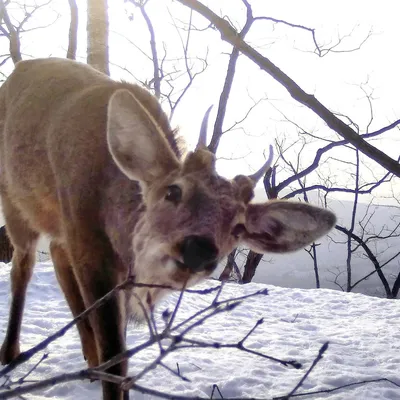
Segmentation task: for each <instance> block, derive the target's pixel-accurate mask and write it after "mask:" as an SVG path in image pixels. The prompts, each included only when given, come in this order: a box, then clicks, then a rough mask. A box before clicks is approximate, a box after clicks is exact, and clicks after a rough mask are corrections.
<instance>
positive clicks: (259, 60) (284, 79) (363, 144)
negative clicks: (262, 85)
mask: <svg viewBox="0 0 400 400" xmlns="http://www.w3.org/2000/svg"><path fill="white" fill-rule="evenodd" d="M178 1H179V2H180V3H182V4H184V5H186V6H188V7H190V8H191V9H193V10H195V11H196V12H198V13H199V14H201V15H202V16H203V17H204V18H206V19H207V20H208V21H209V22H210V23H211V24H212V25H213V26H215V28H216V29H217V30H218V31H219V32H220V33H221V38H222V40H224V41H227V42H228V43H230V44H231V45H232V46H233V47H234V48H235V49H237V50H238V51H240V52H241V53H243V54H244V55H245V56H246V57H248V58H249V59H250V60H252V61H253V62H254V63H256V64H257V65H258V66H259V67H260V68H261V69H263V70H264V71H265V72H267V73H268V74H269V75H271V76H272V77H273V78H274V79H275V80H276V81H277V82H279V83H280V84H281V85H282V86H283V87H284V88H285V89H286V90H287V91H288V92H289V94H290V95H291V96H292V97H293V98H294V99H295V100H296V101H298V102H299V103H300V104H303V105H304V106H306V107H308V108H310V109H311V110H312V111H313V112H314V113H316V114H317V115H318V116H319V117H320V118H321V119H322V120H323V121H324V122H325V123H326V124H327V125H328V126H329V127H330V128H331V129H333V130H334V131H335V132H337V133H338V134H339V135H340V136H342V137H343V138H344V139H346V140H347V141H348V142H349V143H351V144H352V145H354V146H355V147H356V148H358V149H359V150H360V151H361V152H363V153H364V154H365V155H367V156H368V157H370V158H371V159H373V160H374V161H376V162H377V163H378V164H380V165H381V166H382V167H384V168H385V169H387V170H388V171H389V172H391V173H393V174H394V175H396V176H399V177H400V164H399V162H398V161H396V160H393V159H392V158H390V157H389V156H388V155H387V154H385V153H384V152H383V151H381V150H379V149H377V148H376V147H374V146H372V145H371V144H370V143H368V142H367V141H366V140H365V139H364V138H362V137H361V136H360V135H359V134H357V132H355V131H354V130H353V129H352V128H351V127H350V126H349V125H347V124H346V123H345V122H343V121H342V120H341V119H339V118H338V117H337V116H336V115H335V114H334V113H332V112H331V111H330V110H329V109H328V108H326V107H325V106H324V105H323V104H322V103H321V102H319V101H318V100H317V99H316V98H315V96H312V95H309V94H307V93H306V92H305V91H304V90H303V89H302V88H301V87H300V86H299V85H298V84H297V83H296V82H295V81H293V79H291V78H290V77H289V76H288V75H286V74H285V73H284V72H283V71H282V70H281V69H279V68H278V67H277V66H276V65H274V64H273V63H272V62H271V61H270V60H269V59H268V58H267V57H265V56H263V55H262V54H261V53H259V52H258V51H257V50H255V49H254V48H253V47H252V46H250V45H249V44H248V43H246V42H245V40H244V39H243V37H242V36H241V35H240V33H239V32H238V31H237V30H236V29H235V28H234V27H233V26H232V24H231V23H229V21H228V20H227V19H224V18H221V17H219V16H218V15H217V14H215V13H214V12H213V11H211V10H210V9H209V8H207V7H206V6H204V5H203V4H202V3H200V2H199V1H197V0H178ZM242 2H243V4H244V5H245V7H246V10H247V15H249V14H251V18H252V19H253V20H254V18H253V17H252V9H251V5H250V3H249V2H248V1H247V0H242ZM247 20H248V19H247Z"/></svg>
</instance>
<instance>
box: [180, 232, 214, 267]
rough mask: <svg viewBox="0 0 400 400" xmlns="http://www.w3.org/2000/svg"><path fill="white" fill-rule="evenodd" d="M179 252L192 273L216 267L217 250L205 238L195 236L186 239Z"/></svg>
mask: <svg viewBox="0 0 400 400" xmlns="http://www.w3.org/2000/svg"><path fill="white" fill-rule="evenodd" d="M181 251H182V256H183V262H184V264H185V265H186V266H187V267H188V268H189V269H190V270H192V271H193V272H199V271H203V270H205V269H214V268H215V267H216V260H217V255H218V249H217V247H216V246H215V244H214V242H213V241H212V240H211V239H209V238H207V237H203V236H195V235H193V236H188V237H186V238H185V239H184V241H183V243H182V248H181Z"/></svg>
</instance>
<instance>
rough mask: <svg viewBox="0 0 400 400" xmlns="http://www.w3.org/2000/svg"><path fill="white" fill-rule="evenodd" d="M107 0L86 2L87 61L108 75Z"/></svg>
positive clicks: (89, 0)
mask: <svg viewBox="0 0 400 400" xmlns="http://www.w3.org/2000/svg"><path fill="white" fill-rule="evenodd" d="M108 58H109V54H108V6H107V0H88V2H87V63H88V64H89V65H91V66H92V67H93V68H96V69H97V70H99V71H101V72H103V73H105V74H107V75H110V71H109V63H108V61H109V60H108Z"/></svg>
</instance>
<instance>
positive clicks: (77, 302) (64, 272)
mask: <svg viewBox="0 0 400 400" xmlns="http://www.w3.org/2000/svg"><path fill="white" fill-rule="evenodd" d="M50 253H51V258H52V260H53V264H54V269H55V271H56V277H57V280H58V283H59V284H60V286H61V289H62V291H63V292H64V295H65V299H66V300H67V303H68V305H69V308H70V309H71V312H72V315H73V317H74V318H75V317H77V316H78V315H79V314H81V313H82V312H83V311H85V308H86V307H85V304H84V302H83V298H82V295H81V291H80V289H79V285H78V282H77V280H76V278H75V274H74V271H73V270H72V266H71V263H70V261H69V259H68V255H67V253H66V252H65V250H64V248H63V246H62V245H61V244H59V243H57V242H56V241H52V242H51V243H50ZM77 328H78V332H79V336H80V339H81V344H82V351H83V355H84V357H85V359H86V361H87V363H88V366H89V368H93V367H97V366H98V365H99V359H98V356H97V347H96V342H95V339H94V334H93V329H92V326H91V325H90V321H89V319H88V318H86V319H84V320H83V321H80V322H78V324H77Z"/></svg>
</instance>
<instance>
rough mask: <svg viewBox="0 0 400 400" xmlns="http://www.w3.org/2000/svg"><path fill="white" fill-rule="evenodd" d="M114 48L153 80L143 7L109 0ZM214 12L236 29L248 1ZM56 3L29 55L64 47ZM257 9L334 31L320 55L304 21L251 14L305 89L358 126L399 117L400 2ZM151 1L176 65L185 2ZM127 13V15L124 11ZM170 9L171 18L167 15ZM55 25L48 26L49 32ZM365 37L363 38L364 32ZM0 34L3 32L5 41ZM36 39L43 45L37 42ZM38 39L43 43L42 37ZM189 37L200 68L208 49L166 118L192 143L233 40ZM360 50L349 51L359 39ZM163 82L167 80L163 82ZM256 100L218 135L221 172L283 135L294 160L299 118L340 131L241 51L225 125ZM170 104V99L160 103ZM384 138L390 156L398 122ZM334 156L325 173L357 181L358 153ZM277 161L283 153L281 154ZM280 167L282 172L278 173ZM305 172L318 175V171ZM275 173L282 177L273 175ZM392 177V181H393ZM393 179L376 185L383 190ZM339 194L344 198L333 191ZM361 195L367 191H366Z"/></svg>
mask: <svg viewBox="0 0 400 400" xmlns="http://www.w3.org/2000/svg"><path fill="white" fill-rule="evenodd" d="M109 3H110V49H111V50H110V54H111V73H112V76H113V77H114V78H116V79H121V78H123V79H126V80H129V81H135V80H139V81H141V82H143V81H146V80H147V81H149V80H150V79H151V71H152V64H151V61H150V59H149V57H148V56H149V55H150V46H149V35H148V31H147V28H146V26H145V23H144V20H143V17H142V16H141V14H140V12H139V10H138V9H135V7H133V6H132V5H129V3H124V2H123V1H122V0H113V1H112V2H111V1H110V2H109ZM204 3H205V4H206V5H210V6H211V7H212V9H213V10H214V11H215V12H216V13H217V14H219V15H225V16H228V17H229V19H230V21H231V23H232V24H233V25H234V26H235V27H236V28H238V29H240V28H241V27H242V26H243V23H244V16H245V10H244V6H243V4H242V2H241V1H240V0H224V1H223V0H220V1H218V2H217V3H216V2H214V1H213V2H211V1H209V2H207V1H205V2H204ZM52 4H53V6H52V7H53V8H54V9H55V10H56V11H57V12H58V13H59V18H58V20H57V22H56V23H55V24H54V25H53V26H52V27H51V28H45V29H41V30H38V31H32V32H29V34H26V36H25V37H26V39H25V40H24V41H23V50H24V51H25V53H26V54H27V55H30V56H35V57H37V56H46V57H47V56H50V55H61V56H64V55H65V49H66V47H67V42H66V40H67V31H68V24H69V17H68V15H69V14H68V8H67V2H64V1H61V0H59V1H56V0H55V1H54V2H53V3H52ZM78 4H79V6H80V37H79V49H78V50H79V51H78V53H79V57H78V59H80V60H82V61H84V60H85V50H86V48H85V47H86V41H85V25H86V22H85V15H84V11H85V2H84V1H83V0H78ZM251 4H252V6H253V14H254V16H269V17H273V18H276V19H282V20H285V21H288V22H291V23H295V24H299V25H304V26H307V27H311V28H314V29H315V33H316V38H317V41H318V43H319V44H320V46H321V47H329V46H330V45H331V44H335V43H337V42H338V41H340V44H339V45H338V46H337V47H336V50H338V51H339V52H338V53H333V52H332V53H329V54H327V55H326V56H324V57H318V56H317V55H316V54H314V53H313V41H312V37H311V34H310V33H309V32H308V31H305V30H301V29H295V28H291V27H288V26H285V25H282V24H273V23H271V22H269V21H258V22H256V23H255V24H254V26H253V28H252V30H251V31H250V32H249V34H248V36H247V37H246V40H248V42H249V43H250V44H251V45H253V46H254V47H256V48H257V49H258V50H259V51H261V52H262V53H263V54H265V55H266V56H267V57H268V58H269V59H270V60H271V61H272V62H274V63H275V64H276V65H277V66H278V67H279V68H281V69H282V70H283V71H284V72H285V73H287V74H288V75H289V76H290V77H292V78H293V79H294V80H295V81H296V82H297V83H298V84H299V85H300V86H301V87H302V88H303V89H304V90H306V91H307V92H308V93H310V94H314V95H315V96H316V97H317V98H318V99H319V100H320V101H321V102H322V103H323V104H324V105H326V106H327V107H328V108H330V109H331V110H333V111H335V112H338V113H341V114H344V115H347V116H349V117H350V118H351V119H352V121H354V122H355V124H356V125H357V126H358V127H359V129H360V132H361V133H365V132H367V131H369V132H370V131H374V130H376V129H379V128H381V127H382V126H385V125H387V124H389V123H390V122H392V121H394V120H395V119H398V118H400V105H399V102H398V101H397V99H398V93H399V92H400V81H399V80H398V79H396V76H397V74H398V71H399V69H400V59H399V57H398V54H397V52H396V51H394V49H396V48H397V44H398V43H397V38H398V37H400V27H399V24H398V22H397V19H396V16H397V15H398V11H399V9H398V8H399V5H398V2H397V1H395V0H388V1H385V7H382V4H381V3H377V2H374V1H361V0H353V1H351V2H348V1H343V0H340V1H335V2H328V1H323V2H321V1H318V0H307V1H302V2H298V1H294V0H291V1H280V2H270V1H268V2H267V1H263V0H253V1H252V2H251ZM147 11H148V13H149V15H150V17H151V19H152V21H153V25H154V29H155V34H156V41H157V45H158V51H159V54H160V57H164V49H166V50H165V54H166V55H165V61H164V63H165V66H166V69H167V70H168V71H172V70H173V69H174V68H178V69H182V68H183V64H182V62H181V61H177V58H181V57H182V46H181V41H183V42H185V40H186V37H185V32H184V31H183V30H182V29H177V27H178V28H179V27H182V26H183V25H184V22H185V21H188V18H189V10H188V9H187V8H185V7H183V6H182V5H180V4H179V3H177V2H170V1H167V2H160V1H156V0H151V1H149V2H148V5H147ZM130 15H132V18H128V17H129V16H130ZM171 15H172V16H174V18H172V17H171ZM51 18H54V13H51V12H50V11H49V9H48V8H46V10H45V11H43V12H42V13H39V14H37V19H36V20H35V19H33V20H32V22H31V25H32V26H34V25H35V24H36V25H37V24H39V25H40V24H42V25H43V21H44V20H46V21H47V20H50V19H51ZM193 22H194V25H195V26H196V27H198V28H204V27H205V26H206V25H207V24H206V22H205V21H204V19H203V18H201V17H199V16H198V15H196V14H194V16H193ZM51 32H52V33H51ZM367 37H368V39H367V40H366V41H365V43H363V42H364V40H365V39H366V38H367ZM3 43H4V42H3ZM39 43H40V45H39ZM43 43H45V44H46V45H45V46H43ZM190 43H191V46H190V47H189V56H190V57H191V58H190V62H191V63H192V66H193V70H194V71H196V70H199V69H201V68H202V66H203V62H202V61H201V60H199V58H204V57H205V55H206V54H207V63H208V68H207V69H206V71H205V72H204V73H203V74H201V75H199V76H198V77H197V78H196V79H195V80H194V82H193V85H192V87H191V89H190V90H189V91H188V92H187V94H186V95H185V96H184V98H183V100H182V102H181V104H180V105H179V106H178V108H177V110H176V112H175V114H174V117H173V119H172V124H173V126H178V127H179V129H180V133H181V134H182V136H183V137H184V138H185V140H186V142H187V147H188V149H191V148H193V147H194V145H195V143H196V140H197V135H198V131H199V126H200V122H201V119H202V116H203V114H204V112H205V110H206V109H207V108H208V106H209V105H210V104H214V105H216V104H217V103H218V99H219V95H220V92H221V88H222V84H223V79H224V76H225V72H226V65H227V60H228V56H227V54H228V53H229V52H230V46H229V45H227V44H225V43H223V42H222V41H221V40H220V35H219V33H218V32H216V31H213V30H207V31H204V32H194V31H193V32H192V33H191V36H190ZM361 43H363V44H362V46H361V48H360V50H357V51H349V50H353V49H355V48H358V47H359V45H360V44H361ZM185 81H186V77H185V76H184V75H182V76H181V77H180V79H179V81H178V82H177V83H174V84H176V85H177V92H176V95H175V96H177V95H179V90H180V89H181V88H182V85H183V84H184V82H185ZM168 88H169V87H168V86H167V85H164V87H163V89H164V90H167V89H168ZM366 94H368V95H370V96H372V98H373V102H372V105H373V120H372V122H371V123H370V118H371V109H370V104H369V102H368V101H367V99H366ZM256 102H260V104H259V105H258V106H257V107H255V108H254V110H252V112H251V113H250V114H249V117H248V118H247V119H246V121H244V122H243V123H241V124H239V125H238V126H237V127H236V129H234V130H233V131H232V132H228V133H227V134H226V135H225V136H223V138H222V141H221V145H220V149H219V151H218V154H217V155H218V158H219V161H218V164H217V167H218V170H219V172H220V173H221V174H223V175H225V176H227V177H229V178H230V177H233V176H234V175H236V174H238V173H242V172H244V173H247V172H252V171H254V170H255V169H257V168H258V167H259V166H260V165H261V163H262V161H263V159H264V156H263V153H264V149H266V148H268V145H269V143H273V142H274V140H278V141H283V143H284V146H285V147H287V148H289V150H287V153H286V154H287V157H288V158H289V159H291V160H292V162H295V161H296V158H297V152H298V150H299V145H293V143H294V142H295V141H296V140H297V139H298V130H299V127H301V129H304V130H306V131H308V132H311V133H313V134H316V135H320V136H322V137H324V138H330V139H332V138H335V139H336V138H337V136H336V135H335V134H333V133H332V131H330V130H329V129H327V128H326V127H325V126H324V124H323V123H322V121H321V120H320V119H319V118H317V117H316V116H315V115H314V114H313V113H312V112H311V111H309V110H307V109H306V108H305V107H302V106H299V105H298V104H297V103H296V102H294V101H293V100H291V98H290V96H289V95H288V93H287V92H286V91H285V89H283V88H282V87H280V85H278V84H277V83H276V82H275V81H273V79H272V78H270V77H269V76H268V75H267V74H266V73H265V72H264V71H261V70H260V69H259V68H258V67H257V66H255V65H253V64H252V63H251V62H249V61H248V60H247V59H246V58H245V57H243V56H242V57H240V59H239V62H238V65H237V77H236V79H235V82H234V85H233V90H232V96H231V99H230V101H229V103H228V109H227V115H226V121H225V125H224V128H225V129H226V128H229V127H231V126H232V125H234V124H235V123H236V122H237V121H240V120H241V119H242V118H243V117H244V116H245V115H246V114H247V112H248V109H249V107H251V106H252V105H253V104H254V103H256ZM164 106H165V109H166V111H167V112H169V109H168V106H167V104H166V103H165V104H164ZM215 110H216V107H214V111H213V112H212V113H211V118H210V119H211V120H210V129H212V126H213V122H214V119H215V113H216V111H215ZM385 138H386V139H385V140H380V139H379V140H375V141H373V144H374V145H376V146H377V147H379V148H380V149H382V150H384V151H385V152H387V153H388V154H389V155H390V156H392V157H393V158H394V157H397V156H398V130H394V131H393V132H392V133H390V134H387V135H385ZM318 147H321V142H315V143H310V144H309V145H308V146H307V148H306V151H305V152H304V153H303V154H302V156H301V158H300V162H301V165H302V166H303V167H304V166H307V165H308V163H309V162H310V160H311V159H312V158H313V155H314V152H315V151H316V149H317V148H318ZM331 156H332V157H333V158H344V160H345V163H337V162H334V163H332V164H331V165H330V166H327V167H325V169H324V170H323V171H324V176H325V177H326V176H329V177H330V178H331V179H333V180H334V181H335V180H336V181H340V182H341V184H349V185H351V184H353V178H352V176H351V174H349V172H350V171H349V162H353V161H354V155H353V153H352V152H346V150H343V148H340V149H338V150H336V151H333V152H332V153H331ZM280 164H282V161H280ZM366 164H367V166H368V167H369V169H370V170H368V169H364V171H363V177H364V179H365V180H369V179H370V178H371V177H372V175H373V174H375V175H377V176H380V174H381V173H382V170H381V169H380V168H379V167H378V166H377V164H375V163H374V162H372V161H370V160H366ZM279 176H280V177H281V179H283V178H284V177H285V176H286V175H285V173H284V172H281V175H278V177H279ZM311 179H317V177H316V176H314V177H313V178H311ZM278 180H279V179H278ZM398 185H399V184H398V179H397V180H396V183H394V186H393V187H394V188H395V190H398V188H399V186H398ZM389 189H390V188H389V185H388V186H386V187H383V188H382V190H380V191H379V190H378V191H377V193H378V194H384V195H387V194H388V191H389ZM339 197H340V198H346V197H343V196H339ZM368 200H369V199H366V200H365V201H368Z"/></svg>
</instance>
